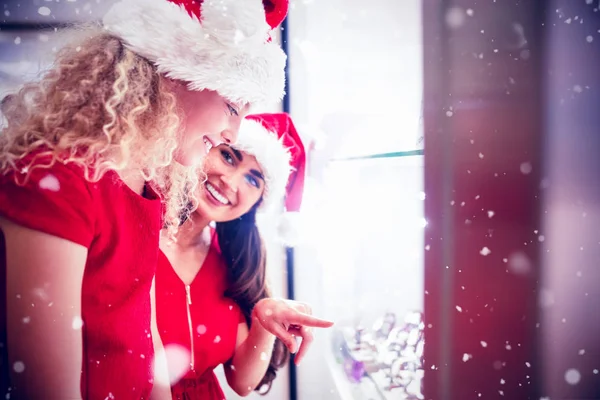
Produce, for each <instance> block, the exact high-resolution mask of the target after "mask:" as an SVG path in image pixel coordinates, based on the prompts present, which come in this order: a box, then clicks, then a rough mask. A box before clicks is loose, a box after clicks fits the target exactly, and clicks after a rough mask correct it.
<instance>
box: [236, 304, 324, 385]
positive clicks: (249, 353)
mask: <svg viewBox="0 0 600 400" xmlns="http://www.w3.org/2000/svg"><path fill="white" fill-rule="evenodd" d="M310 314H312V310H311V309H310V306H308V305H307V304H304V303H300V302H297V301H292V300H283V299H273V298H265V299H262V300H260V301H259V302H258V303H256V306H254V309H253V310H252V328H251V329H250V332H248V328H247V327H246V326H245V324H240V327H239V328H238V339H237V343H238V345H237V346H238V347H237V348H236V350H235V354H234V356H233V358H232V360H231V361H230V363H229V365H226V366H225V376H226V377H227V382H228V383H229V386H231V388H232V389H233V390H235V391H236V393H238V394H239V395H240V396H247V395H248V394H250V393H251V392H252V391H253V390H254V389H255V388H256V386H258V384H259V383H260V381H261V380H262V378H263V377H264V375H265V372H266V371H267V368H268V367H269V362H270V360H271V353H272V352H273V344H274V341H275V336H276V337H277V338H279V340H281V341H282V342H283V343H284V344H285V345H286V346H287V348H288V349H289V351H290V352H291V353H292V354H294V353H296V352H298V354H297V356H296V364H298V363H299V362H300V361H301V360H302V358H303V357H304V355H305V354H306V352H307V351H308V348H309V347H310V344H311V343H312V341H313V334H312V330H311V329H312V328H313V327H315V328H329V327H331V326H332V325H333V322H330V321H326V320H323V319H320V318H315V317H313V316H312V315H310ZM242 325H243V326H242ZM298 337H299V338H301V339H302V342H301V344H300V348H298V343H297V342H296V338H298ZM232 367H233V368H232Z"/></svg>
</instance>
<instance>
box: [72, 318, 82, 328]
mask: <svg viewBox="0 0 600 400" xmlns="http://www.w3.org/2000/svg"><path fill="white" fill-rule="evenodd" d="M82 326H83V320H82V319H81V317H74V318H73V322H72V323H71V327H72V328H73V329H74V330H79V329H81V327H82Z"/></svg>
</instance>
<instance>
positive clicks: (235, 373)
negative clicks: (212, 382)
mask: <svg viewBox="0 0 600 400" xmlns="http://www.w3.org/2000/svg"><path fill="white" fill-rule="evenodd" d="M252 319H253V321H252V328H250V330H248V326H247V325H246V323H245V322H242V323H240V324H239V325H238V333H237V341H236V349H235V354H234V356H233V358H232V359H231V361H230V362H229V363H227V365H225V366H224V368H225V377H226V378H227V383H228V384H229V386H230V387H231V388H232V389H233V390H234V391H235V392H236V393H237V394H238V395H240V396H247V395H249V394H250V393H252V391H253V390H254V389H255V388H256V386H258V384H259V383H260V381H261V380H262V378H263V377H264V376H265V373H266V372H267V368H268V367H269V361H270V360H271V353H272V352H273V344H274V343H275V336H273V335H272V334H271V333H269V332H268V331H267V330H265V328H263V326H262V325H261V324H260V322H259V321H258V319H257V317H256V316H255V315H254V313H253V315H252Z"/></svg>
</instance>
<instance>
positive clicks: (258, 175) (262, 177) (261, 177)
mask: <svg viewBox="0 0 600 400" xmlns="http://www.w3.org/2000/svg"><path fill="white" fill-rule="evenodd" d="M250 173H251V174H252V175H254V176H255V177H257V178H258V179H260V180H262V181H263V182H264V181H265V177H264V176H263V174H261V173H260V172H259V171H257V170H255V169H251V170H250Z"/></svg>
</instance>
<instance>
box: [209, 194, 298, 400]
mask: <svg viewBox="0 0 600 400" xmlns="http://www.w3.org/2000/svg"><path fill="white" fill-rule="evenodd" d="M259 204H260V202H259ZM259 204H257V205H256V206H254V207H253V208H252V209H251V210H250V211H249V212H247V213H246V214H244V215H242V216H241V217H240V218H238V219H235V220H233V221H228V222H218V223H217V224H216V225H217V228H216V230H217V238H218V241H219V247H220V248H221V254H222V255H223V257H224V260H225V263H226V264H227V271H228V278H229V288H228V289H227V290H226V291H225V296H227V297H229V298H230V299H232V300H234V301H235V302H236V303H237V304H238V305H239V307H240V309H241V310H242V313H243V314H244V317H245V318H246V323H247V324H248V326H251V324H252V317H251V316H252V309H253V308H254V306H255V305H256V303H258V301H259V300H261V299H264V298H266V297H269V296H270V295H271V293H270V290H269V288H268V287H267V282H266V264H267V260H266V250H265V246H264V243H263V240H262V238H261V237H260V233H259V232H258V228H257V226H256V209H257V208H258V205H259ZM288 356H289V352H288V349H287V347H285V345H284V344H283V342H281V341H280V340H279V339H276V340H275V345H274V348H273V354H272V355H271V361H270V362H269V368H268V369H267V372H266V374H265V376H264V377H263V379H262V380H261V381H260V383H259V384H258V386H257V387H256V388H255V390H256V391H258V392H259V393H260V394H263V395H264V394H267V393H268V392H269V390H271V385H272V384H273V380H274V379H275V377H276V376H277V370H278V369H279V368H281V367H283V366H284V365H285V363H286V362H287V360H288Z"/></svg>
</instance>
